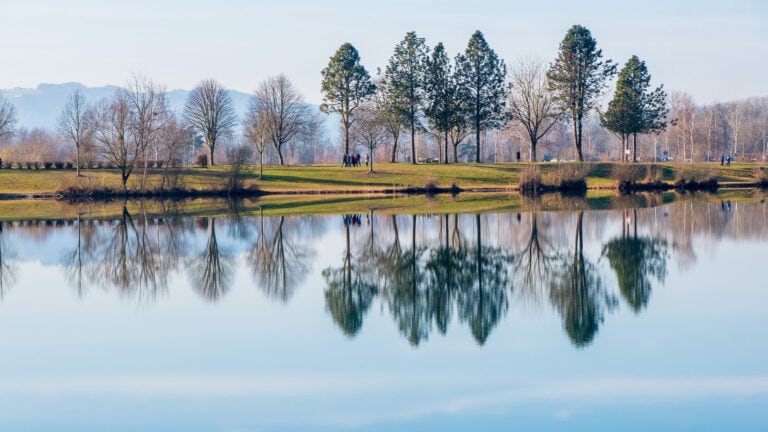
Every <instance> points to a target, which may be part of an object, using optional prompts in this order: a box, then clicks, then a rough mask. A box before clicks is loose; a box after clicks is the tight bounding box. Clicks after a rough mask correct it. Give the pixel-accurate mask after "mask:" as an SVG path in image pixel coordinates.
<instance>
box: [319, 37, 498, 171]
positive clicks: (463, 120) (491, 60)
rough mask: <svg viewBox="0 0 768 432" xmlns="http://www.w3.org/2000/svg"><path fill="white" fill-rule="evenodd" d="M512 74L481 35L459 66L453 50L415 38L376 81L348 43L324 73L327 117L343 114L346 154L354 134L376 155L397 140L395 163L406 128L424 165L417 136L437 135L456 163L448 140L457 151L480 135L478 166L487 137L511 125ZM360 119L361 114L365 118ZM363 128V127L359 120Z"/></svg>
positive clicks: (460, 57) (396, 52) (407, 39)
mask: <svg viewBox="0 0 768 432" xmlns="http://www.w3.org/2000/svg"><path fill="white" fill-rule="evenodd" d="M506 74H507V69H506V65H505V64H504V61H503V60H500V59H499V58H498V56H497V55H496V53H495V51H494V50H493V49H491V48H490V46H489V45H488V43H487V42H486V40H485V38H484V36H483V34H482V33H481V32H479V31H477V32H475V33H474V34H473V35H472V37H471V38H470V40H469V43H468V44H467V48H466V50H465V51H464V53H461V54H459V55H457V56H456V57H455V59H454V60H453V62H451V60H450V58H449V57H448V54H447V52H446V51H445V47H444V46H443V44H442V43H438V44H437V45H436V46H435V47H434V49H430V48H429V47H428V46H427V45H426V42H425V39H424V38H421V37H418V36H417V34H416V33H415V32H409V33H407V34H406V35H405V38H404V39H403V40H402V41H401V42H400V43H399V44H398V45H397V46H396V47H395V50H394V53H393V54H392V57H391V58H390V59H389V62H388V64H387V66H386V69H385V71H384V73H383V75H381V76H379V77H377V78H376V79H375V80H372V79H371V77H370V75H369V74H368V72H367V71H366V69H365V67H363V66H362V64H361V63H360V56H359V54H358V52H357V50H356V49H355V47H353V46H352V45H351V44H349V43H345V44H343V45H342V46H341V47H340V48H339V49H338V50H337V51H336V53H335V54H334V55H333V56H332V57H331V59H330V61H329V63H328V66H327V67H326V68H325V69H323V71H322V76H323V79H322V84H321V90H322V93H323V104H322V105H321V106H320V109H321V111H323V112H326V113H338V114H339V115H340V117H341V124H342V128H343V130H344V152H345V153H349V152H350V132H353V133H354V132H355V131H357V135H358V136H359V137H361V142H362V143H363V145H365V147H367V148H368V149H369V151H370V152H371V156H373V150H374V149H375V148H376V146H377V145H378V144H379V142H380V141H381V140H383V139H384V137H385V136H386V135H389V137H390V139H391V143H392V147H391V151H392V153H391V161H392V162H395V160H396V157H397V146H398V143H399V138H400V135H401V131H402V130H406V131H408V133H409V134H410V143H411V146H410V149H411V154H410V159H411V162H412V163H416V162H417V157H416V134H417V133H419V132H420V131H426V130H427V125H426V124H425V123H424V120H426V121H427V123H428V125H429V128H430V130H431V131H432V132H433V133H435V134H437V135H439V136H440V137H441V138H442V141H443V144H444V146H443V147H442V149H441V151H440V153H442V155H443V161H444V162H445V163H448V142H449V139H450V140H452V142H453V148H454V161H457V160H458V159H457V158H458V153H457V150H456V148H457V146H458V145H459V144H460V143H461V141H463V139H464V138H465V137H466V136H467V135H468V131H469V130H472V131H474V133H475V137H476V139H475V145H476V151H475V160H476V161H478V162H479V161H480V135H481V133H482V132H483V131H484V130H487V129H489V128H494V127H498V126H500V125H501V124H502V123H503V120H504V115H505V111H504V107H505V104H506V96H507V88H506V86H505V81H506ZM358 114H360V115H358ZM358 119H359V120H360V123H362V124H360V125H359V126H358V128H357V129H355V122H356V121H357V120H358Z"/></svg>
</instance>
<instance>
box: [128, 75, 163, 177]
mask: <svg viewBox="0 0 768 432" xmlns="http://www.w3.org/2000/svg"><path fill="white" fill-rule="evenodd" d="M128 99H129V102H130V108H131V117H130V123H129V127H130V128H131V132H132V133H131V137H132V138H133V140H134V141H135V143H134V146H135V148H136V149H137V150H138V151H139V152H140V153H139V155H140V156H141V158H142V159H143V162H144V173H143V176H142V178H141V189H142V190H144V189H145V187H146V179H147V159H148V158H147V150H148V149H149V148H150V146H154V145H157V143H158V141H159V139H160V135H161V134H160V131H161V129H162V127H163V123H164V122H165V121H166V120H167V119H168V109H167V102H166V95H165V89H164V88H163V87H161V86H159V85H158V84H156V83H155V82H154V81H152V80H151V79H149V78H147V77H144V76H142V75H133V76H132V77H131V79H130V80H129V81H128Z"/></svg>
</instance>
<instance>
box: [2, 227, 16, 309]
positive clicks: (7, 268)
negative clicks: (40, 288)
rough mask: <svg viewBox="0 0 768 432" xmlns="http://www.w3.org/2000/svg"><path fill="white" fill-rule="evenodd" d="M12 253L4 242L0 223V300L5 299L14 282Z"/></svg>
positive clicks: (14, 268)
mask: <svg viewBox="0 0 768 432" xmlns="http://www.w3.org/2000/svg"><path fill="white" fill-rule="evenodd" d="M14 255H15V254H14V253H13V252H12V250H11V249H10V247H9V246H8V244H7V243H6V241H5V234H4V232H3V223H2V222H0V299H2V298H4V297H5V294H6V292H7V291H8V290H9V289H11V287H12V286H13V284H14V282H15V281H16V267H15V265H14V264H13V259H14Z"/></svg>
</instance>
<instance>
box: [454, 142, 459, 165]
mask: <svg viewBox="0 0 768 432" xmlns="http://www.w3.org/2000/svg"><path fill="white" fill-rule="evenodd" d="M453 163H459V144H458V143H453Z"/></svg>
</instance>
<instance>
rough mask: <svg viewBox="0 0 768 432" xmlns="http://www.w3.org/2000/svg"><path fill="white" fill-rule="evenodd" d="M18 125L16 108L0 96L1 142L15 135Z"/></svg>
mask: <svg viewBox="0 0 768 432" xmlns="http://www.w3.org/2000/svg"><path fill="white" fill-rule="evenodd" d="M15 124H16V108H15V107H14V106H13V104H11V103H10V102H8V101H7V100H5V99H3V98H2V96H0V141H2V140H3V139H4V138H6V137H8V136H10V135H12V134H13V126H14V125H15Z"/></svg>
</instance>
